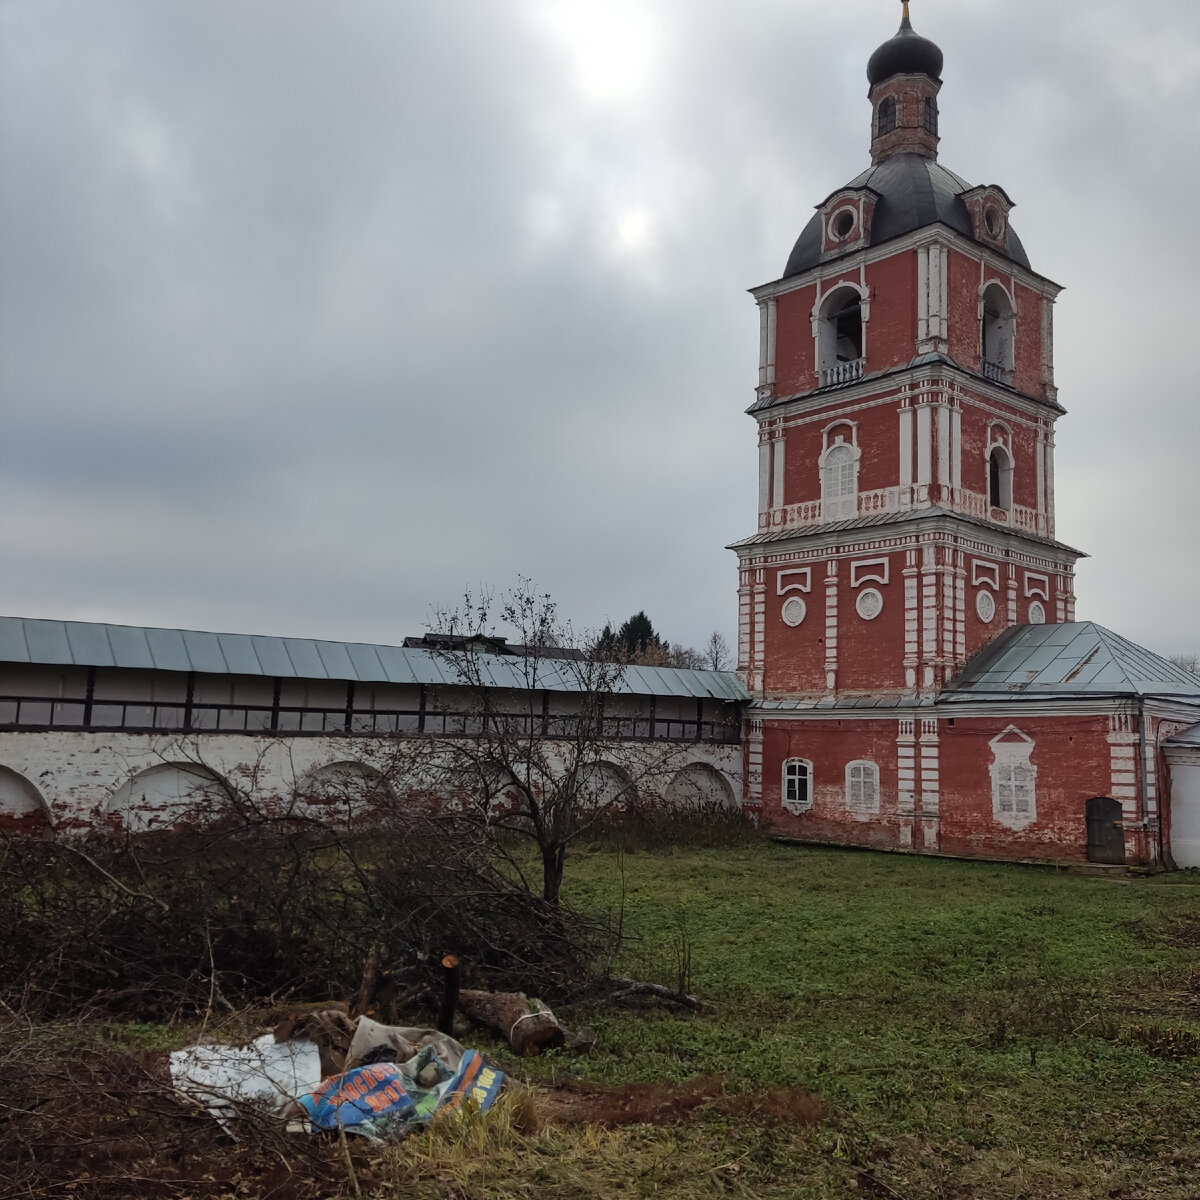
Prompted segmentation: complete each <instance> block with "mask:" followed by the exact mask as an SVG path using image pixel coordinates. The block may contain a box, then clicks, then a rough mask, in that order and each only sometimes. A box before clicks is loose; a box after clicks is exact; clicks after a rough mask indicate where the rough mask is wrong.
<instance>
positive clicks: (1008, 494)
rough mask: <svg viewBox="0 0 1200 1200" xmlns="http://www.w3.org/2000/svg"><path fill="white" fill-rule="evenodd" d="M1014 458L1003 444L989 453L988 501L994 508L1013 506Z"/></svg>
mask: <svg viewBox="0 0 1200 1200" xmlns="http://www.w3.org/2000/svg"><path fill="white" fill-rule="evenodd" d="M1012 476H1013V469H1012V459H1011V458H1010V457H1009V454H1008V451H1007V450H1005V448H1004V447H1003V446H993V447H992V452H991V454H989V455H988V503H989V504H990V505H991V506H992V508H1003V509H1004V510H1005V511H1007V510H1008V509H1011V508H1012Z"/></svg>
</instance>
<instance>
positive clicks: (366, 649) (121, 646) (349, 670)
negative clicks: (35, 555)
mask: <svg viewBox="0 0 1200 1200" xmlns="http://www.w3.org/2000/svg"><path fill="white" fill-rule="evenodd" d="M476 661H477V662H478V663H479V665H480V672H481V674H482V675H483V676H484V677H485V679H486V681H487V683H488V684H489V686H491V687H497V688H522V689H523V688H525V687H527V686H528V683H527V680H526V679H525V677H524V675H523V674H522V673H521V670H520V664H521V663H522V662H523V661H524V660H523V659H521V658H520V657H513V656H502V655H494V654H481V655H479V656H478V658H477V660H476ZM0 663H22V664H24V663H28V664H31V665H39V666H76V667H119V668H124V669H128V670H135V671H197V672H199V673H201V674H209V675H265V676H270V677H272V678H286V679H334V680H345V681H347V682H349V681H350V680H354V681H355V682H358V683H398V684H413V683H426V684H435V685H436V684H449V685H461V684H462V682H463V680H462V679H461V678H460V677H458V676H457V675H456V673H455V671H454V669H453V665H452V662H451V655H449V654H436V653H433V652H431V651H429V650H417V649H409V648H405V647H403V646H376V645H369V644H367V643H365V642H329V641H318V640H316V639H313V638H284V637H265V636H262V635H258V634H247V633H200V632H197V631H195V630H191V629H153V628H144V627H142V626H136V625H105V624H100V623H96V622H92V621H50V620H43V619H39V618H33V617H0ZM577 668H578V664H573V663H572V662H571V661H570V660H561V659H560V660H553V659H542V660H541V661H540V662H539V663H538V675H537V680H536V686H537V687H538V688H540V689H544V690H546V691H550V692H578V691H580V690H582V688H581V684H580V679H579V675H578V672H577ZM612 690H613V691H614V692H623V693H627V694H630V695H636V696H675V697H680V696H691V697H694V698H696V699H705V698H710V699H715V700H732V701H741V700H748V699H749V694H748V693H747V691H746V689H745V688H744V687H743V686H742V682H741V680H740V679H739V678H738V677H737V675H736V674H734V672H732V671H685V670H681V669H678V668H675V667H643V666H627V667H624V668H622V671H621V676H620V680H619V682H618V684H617V686H615V687H614V688H613V689H612Z"/></svg>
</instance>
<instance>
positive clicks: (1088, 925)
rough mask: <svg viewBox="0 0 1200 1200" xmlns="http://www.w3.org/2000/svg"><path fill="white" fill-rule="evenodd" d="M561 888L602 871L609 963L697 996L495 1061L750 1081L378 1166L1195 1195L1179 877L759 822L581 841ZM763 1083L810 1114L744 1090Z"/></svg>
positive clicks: (528, 1179)
mask: <svg viewBox="0 0 1200 1200" xmlns="http://www.w3.org/2000/svg"><path fill="white" fill-rule="evenodd" d="M568 883H569V898H570V899H571V900H572V901H573V902H574V903H576V904H581V905H583V906H589V905H601V904H605V903H612V902H615V901H616V900H618V899H619V896H620V894H621V893H622V892H623V893H624V897H625V908H626V913H627V920H628V921H629V922H630V923H631V924H633V925H636V926H637V928H638V929H639V930H640V932H641V935H642V936H641V939H640V941H639V942H638V943H637V944H636V945H635V946H634V947H633V948H632V951H631V954H630V960H629V961H628V962H626V963H625V964H624V966H625V967H626V968H627V969H628V970H629V972H630V973H634V974H641V975H643V976H645V977H651V976H653V977H658V978H662V979H663V980H664V981H665V982H675V981H676V979H677V978H678V976H679V974H680V972H681V969H682V970H684V971H685V972H687V973H688V976H689V977H688V978H687V980H686V982H687V984H688V986H689V987H690V989H691V990H692V991H694V992H695V993H696V994H698V995H699V996H701V997H703V998H704V999H706V1000H708V1001H710V1002H711V1003H712V1005H713V1012H712V1013H710V1014H708V1015H701V1016H680V1017H676V1016H671V1015H667V1014H665V1013H663V1012H662V1011H658V1010H649V1011H646V1012H641V1013H615V1012H612V1011H604V1010H596V1011H588V1012H576V1013H570V1014H564V1016H569V1018H570V1019H571V1020H572V1021H575V1022H579V1023H585V1022H586V1023H588V1024H590V1025H592V1026H593V1027H594V1028H595V1030H596V1031H597V1033H598V1034H599V1050H598V1052H597V1053H596V1054H595V1055H594V1056H593V1057H592V1058H590V1059H578V1058H573V1057H570V1056H565V1055H564V1056H557V1055H552V1056H549V1057H547V1058H544V1059H540V1060H527V1061H524V1062H520V1063H517V1062H511V1061H510V1062H509V1063H507V1064H506V1065H508V1066H509V1067H510V1069H511V1070H512V1071H513V1072H514V1073H515V1074H517V1075H519V1076H521V1077H522V1078H525V1079H527V1080H534V1081H540V1082H543V1083H556V1082H557V1083H561V1082H562V1081H563V1080H565V1079H568V1078H570V1077H587V1078H589V1079H593V1080H600V1081H604V1082H607V1083H609V1084H620V1083H626V1082H629V1081H639V1082H643V1083H648V1084H667V1085H672V1084H677V1083H683V1082H684V1081H688V1080H691V1079H695V1078H697V1077H706V1076H711V1075H717V1076H720V1078H721V1080H722V1082H723V1085H724V1089H725V1092H726V1093H727V1095H728V1094H732V1095H734V1096H737V1095H743V1096H745V1097H746V1099H745V1100H744V1101H743V1102H742V1103H740V1104H730V1103H729V1102H728V1100H727V1102H726V1103H724V1104H710V1105H708V1106H705V1105H701V1106H700V1107H698V1108H696V1109H695V1110H694V1111H693V1112H692V1113H691V1115H690V1117H689V1118H688V1119H687V1120H686V1121H683V1122H680V1123H675V1124H666V1125H661V1126H660V1125H630V1126H624V1127H620V1128H616V1129H613V1130H611V1131H598V1130H595V1129H587V1128H555V1129H552V1130H550V1131H549V1132H544V1133H543V1134H541V1135H540V1136H538V1137H536V1138H534V1139H532V1140H524V1141H523V1140H519V1139H518V1140H513V1141H505V1140H504V1139H499V1144H496V1145H493V1146H492V1147H491V1151H490V1153H489V1154H486V1155H479V1156H476V1157H474V1159H472V1157H471V1156H470V1155H469V1154H468V1155H459V1154H456V1153H455V1152H454V1147H453V1144H452V1143H453V1137H452V1136H451V1135H449V1134H444V1135H439V1134H433V1135H429V1136H427V1137H425V1138H421V1139H414V1140H413V1141H412V1142H410V1143H408V1144H406V1145H404V1146H402V1147H399V1148H397V1149H396V1150H395V1151H394V1155H395V1161H394V1168H395V1170H396V1172H397V1174H396V1178H397V1180H401V1179H402V1180H404V1181H405V1185H406V1187H411V1186H416V1187H417V1188H418V1189H419V1194H423V1195H431V1196H432V1195H462V1196H491V1197H509V1196H513V1197H515V1196H525V1195H533V1194H537V1195H557V1196H580V1197H582V1196H599V1197H618V1196H642V1195H655V1196H679V1197H683V1196H699V1195H706V1194H710V1193H716V1194H728V1195H740V1196H763V1197H773V1196H780V1197H783V1196H789V1197H813V1198H817V1197H820V1198H826V1197H843V1196H862V1195H877V1196H883V1197H887V1196H903V1197H906V1198H908V1200H916V1198H918V1197H939V1198H951V1197H953V1198H955V1200H966V1198H968V1197H971V1198H985V1197H986V1198H992V1197H996V1198H1000V1197H1004V1198H1009V1197H1012V1198H1015V1197H1030V1198H1039V1200H1040V1198H1047V1200H1049V1198H1053V1197H1123V1198H1128V1200H1133V1198H1135V1197H1147V1198H1148V1197H1156V1198H1161V1200H1197V1198H1198V1197H1200V877H1197V876H1196V875H1195V873H1191V874H1186V875H1172V876H1159V877H1157V878H1152V879H1138V880H1132V881H1112V880H1109V879H1096V878H1088V877H1080V876H1072V875H1065V874H1061V873H1055V872H1050V871H1044V870H1039V869H1036V868H1029V867H1016V866H1013V867H1009V866H996V865H990V864H989V865H985V864H971V863H960V862H954V861H943V860H931V859H919V858H908V857H901V856H898V855H883V854H871V853H856V852H850V851H838V850H821V849H808V848H799V847H792V846H781V845H774V844H762V843H759V844H754V845H751V846H747V847H743V848H737V849H714V850H698V851H691V850H689V851H678V852H675V853H666V854H646V853H643V854H629V855H625V856H624V857H619V856H618V855H616V854H613V853H590V854H580V855H576V856H575V857H574V858H573V859H572V860H571V862H570V864H569V869H568ZM689 967H690V969H689ZM780 1087H789V1088H798V1089H803V1090H804V1091H806V1092H809V1093H812V1094H813V1095H814V1096H815V1097H817V1098H818V1099H819V1101H821V1102H822V1103H823V1104H824V1106H825V1108H826V1111H827V1115H826V1117H825V1119H824V1120H822V1121H820V1122H818V1123H816V1124H813V1123H811V1116H812V1112H811V1109H806V1108H804V1106H803V1105H802V1104H800V1106H799V1107H798V1108H797V1109H796V1113H797V1115H796V1116H795V1118H794V1119H792V1118H789V1115H788V1113H789V1107H788V1102H787V1101H786V1100H785V1101H783V1102H779V1101H778V1098H776V1099H775V1100H770V1101H768V1102H767V1103H765V1104H763V1105H761V1106H760V1107H757V1108H756V1103H755V1099H754V1098H755V1097H761V1096H762V1095H763V1094H764V1093H765V1092H769V1091H770V1090H771V1089H776V1088H780ZM792 1099H793V1100H795V1099H796V1098H795V1097H793V1098H792ZM473 1136H476V1137H479V1136H483V1135H482V1133H481V1131H478V1130H477V1131H475V1133H474V1135H473ZM439 1138H440V1139H442V1140H441V1142H440V1143H439ZM439 1146H440V1149H439ZM422 1155H424V1157H423V1158H422V1157H421V1156H422ZM446 1171H449V1172H450V1175H449V1176H447V1175H446V1174H444V1172H446ZM440 1173H441V1174H440ZM447 1188H449V1189H450V1190H445V1189H447ZM380 1194H385V1193H380Z"/></svg>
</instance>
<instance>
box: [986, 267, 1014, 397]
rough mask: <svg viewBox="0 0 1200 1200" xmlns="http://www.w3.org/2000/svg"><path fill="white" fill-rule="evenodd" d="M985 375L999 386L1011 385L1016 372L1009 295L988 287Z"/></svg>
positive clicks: (1000, 288) (998, 289) (996, 285)
mask: <svg viewBox="0 0 1200 1200" xmlns="http://www.w3.org/2000/svg"><path fill="white" fill-rule="evenodd" d="M982 341H983V374H984V376H985V377H986V378H988V379H991V380H993V381H994V382H996V383H1009V382H1010V381H1011V380H1012V369H1013V306H1012V301H1011V300H1009V298H1008V293H1007V292H1005V290H1004V289H1003V288H1002V287H1001V286H1000V285H999V284H998V283H993V284H989V285H988V288H987V290H986V291H985V292H984V293H983V331H982Z"/></svg>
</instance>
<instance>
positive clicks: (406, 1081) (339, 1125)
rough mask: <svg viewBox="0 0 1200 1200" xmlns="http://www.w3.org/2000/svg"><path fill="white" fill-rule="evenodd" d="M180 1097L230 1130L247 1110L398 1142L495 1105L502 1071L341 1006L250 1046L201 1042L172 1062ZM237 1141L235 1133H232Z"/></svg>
mask: <svg viewBox="0 0 1200 1200" xmlns="http://www.w3.org/2000/svg"><path fill="white" fill-rule="evenodd" d="M170 1070H171V1081H172V1083H173V1084H174V1086H175V1088H176V1090H177V1091H179V1092H180V1093H181V1094H182V1095H184V1096H186V1097H187V1098H188V1099H190V1100H192V1101H194V1102H196V1103H198V1104H200V1105H201V1106H203V1107H204V1108H206V1109H207V1110H208V1111H209V1112H210V1113H212V1115H213V1116H214V1117H215V1118H216V1119H217V1120H218V1121H219V1122H220V1123H221V1125H222V1127H223V1128H225V1129H226V1130H227V1132H229V1133H231V1134H234V1133H235V1131H234V1129H233V1127H232V1122H233V1120H234V1119H235V1118H236V1117H237V1116H239V1115H240V1114H241V1113H243V1112H244V1111H246V1110H247V1109H251V1108H252V1109H255V1110H257V1111H259V1112H261V1111H263V1110H266V1111H268V1112H273V1113H276V1114H278V1115H279V1116H280V1117H281V1118H283V1119H285V1120H287V1121H288V1128H289V1129H296V1130H298V1131H310V1132H317V1131H329V1130H332V1131H335V1132H336V1131H339V1130H344V1131H345V1132H346V1133H355V1134H359V1135H362V1136H364V1137H367V1138H370V1139H372V1140H375V1141H385V1140H388V1139H391V1138H397V1137H401V1136H403V1135H404V1134H405V1133H408V1132H409V1131H410V1130H412V1129H415V1128H417V1127H419V1126H421V1125H424V1124H427V1123H428V1122H429V1121H430V1120H432V1119H433V1117H434V1116H435V1115H437V1114H440V1113H448V1112H454V1111H458V1110H460V1109H462V1108H463V1107H464V1106H465V1105H467V1104H473V1105H475V1106H477V1107H478V1108H479V1109H480V1110H486V1109H488V1108H489V1107H491V1104H492V1102H493V1101H494V1100H495V1098H496V1096H497V1095H498V1094H499V1092H500V1088H501V1086H502V1084H503V1083H504V1075H503V1074H502V1073H501V1072H500V1071H498V1070H496V1068H494V1067H491V1066H489V1065H488V1064H487V1063H486V1062H485V1060H484V1058H483V1056H482V1055H481V1054H480V1053H479V1052H478V1051H477V1050H468V1049H466V1048H465V1047H464V1046H462V1045H461V1044H460V1043H458V1042H456V1041H455V1040H454V1039H453V1038H452V1037H449V1036H448V1035H447V1034H444V1033H439V1032H438V1031H437V1030H435V1029H414V1028H405V1027H401V1026H396V1025H382V1024H380V1023H379V1022H378V1021H373V1020H371V1019H370V1018H369V1017H358V1018H357V1019H352V1018H350V1017H349V1016H347V1015H346V1013H344V1012H342V1011H341V1010H339V1009H322V1010H320V1011H317V1012H312V1013H307V1014H305V1015H304V1016H301V1017H289V1018H288V1019H287V1020H285V1021H284V1022H282V1023H281V1024H280V1025H279V1026H278V1027H277V1028H276V1030H275V1032H274V1033H268V1034H265V1035H264V1036H262V1037H260V1038H257V1039H256V1040H255V1041H253V1042H251V1043H250V1045H248V1046H227V1045H212V1044H200V1045H196V1046H189V1047H188V1048H187V1049H185V1050H177V1051H175V1052H174V1053H173V1054H172V1055H171V1056H170ZM235 1136H236V1135H235Z"/></svg>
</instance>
